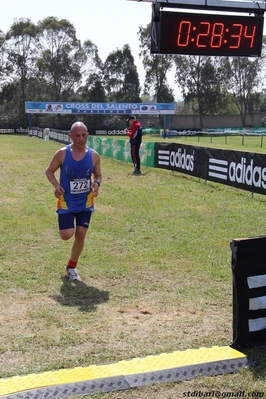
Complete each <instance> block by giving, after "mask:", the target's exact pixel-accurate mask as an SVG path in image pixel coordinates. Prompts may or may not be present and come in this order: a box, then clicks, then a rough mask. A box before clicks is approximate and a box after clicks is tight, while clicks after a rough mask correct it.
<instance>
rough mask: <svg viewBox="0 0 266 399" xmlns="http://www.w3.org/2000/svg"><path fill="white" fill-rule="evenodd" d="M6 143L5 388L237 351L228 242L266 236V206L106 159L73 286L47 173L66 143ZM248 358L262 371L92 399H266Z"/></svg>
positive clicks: (1, 351)
mask: <svg viewBox="0 0 266 399" xmlns="http://www.w3.org/2000/svg"><path fill="white" fill-rule="evenodd" d="M235 139H236V140H237V139H238V140H239V137H238V138H236V137H235ZM189 140H190V138H189V139H187V141H186V140H185V141H186V142H187V144H190V141H189ZM178 141H179V139H178ZM194 144H196V143H194ZM199 144H200V145H201V144H202V143H199ZM0 145H1V159H0V172H1V173H0V187H1V196H0V205H1V218H0V231H1V235H0V260H1V264H0V265H1V266H0V277H1V291H0V310H1V311H0V324H1V341H0V359H1V361H0V377H1V378H3V377H10V376H13V375H21V374H29V373H36V372H43V371H47V370H58V369H61V368H72V367H77V366H81V367H82V366H89V365H92V364H103V363H109V362H115V361H119V360H122V359H131V358H134V357H141V356H146V355H150V354H159V353H162V352H170V351H175V350H182V349H188V348H199V347H202V346H214V345H230V344H231V343H232V276H231V251H230V247H229V244H230V242H231V241H232V240H233V239H234V238H237V237H251V236H257V235H264V234H265V205H266V198H265V197H264V196H262V195H259V194H255V195H254V197H251V196H248V192H245V191H242V190H237V189H234V188H231V187H227V186H223V185H219V184H215V183H212V182H207V183H205V182H202V181H201V180H199V179H196V178H192V177H188V176H185V175H181V174H178V173H172V172H168V171H165V170H160V169H150V168H149V169H147V170H146V174H145V175H144V176H140V177H136V176H131V175H130V172H131V170H132V166H131V164H125V163H123V162H119V161H115V160H112V159H108V158H105V157H102V158H101V161H102V172H103V183H102V185H101V189H100V195H99V197H98V198H97V201H96V211H95V214H94V215H93V218H92V221H91V227H90V230H89V232H88V236H87V240H86V245H85V248H84V251H83V254H82V256H81V259H80V262H79V272H80V275H81V277H82V279H83V282H82V283H81V284H74V283H70V282H68V281H67V280H66V279H65V277H64V273H65V265H66V262H67V261H68V258H69V254H70V248H71V245H72V241H70V242H63V241H61V240H60V238H59V235H58V231H57V217H56V212H55V198H54V195H53V188H52V186H51V185H50V183H49V182H48V181H47V179H46V177H45V175H44V170H45V168H46V166H47V164H48V163H49V161H50V159H51V157H52V155H53V153H54V152H55V150H57V149H58V148H59V147H60V146H61V145H60V144H58V143H55V142H52V141H49V142H45V141H42V140H40V139H37V138H29V137H25V136H24V137H20V136H6V135H1V136H0ZM235 145H236V144H234V145H233V146H234V148H237V147H235ZM252 146H254V143H253V144H252V145H249V151H254V150H255V149H254V148H253V147H252ZM238 149H239V150H242V146H241V145H240V146H239V148H238ZM249 355H250V357H251V358H252V359H253V358H254V359H255V360H256V361H259V366H258V367H257V368H255V369H252V368H250V369H245V370H242V371H240V372H239V373H236V374H229V375H225V376H218V377H208V378H203V377H202V378H201V377H198V378H195V379H193V380H191V381H184V382H180V383H176V384H172V383H169V384H155V385H153V386H150V387H145V388H139V389H135V390H130V391H124V392H119V393H117V392H115V393H108V394H101V393H98V394H95V395H92V396H90V397H91V398H97V399H98V398H104V399H107V398H108V399H114V398H121V399H123V398H130V399H131V398H141V399H144V398H147V399H148V398H149V399H150V398H156V399H157V398H159V399H166V398H173V399H175V398H180V397H183V393H184V392H187V391H193V390H196V389H198V390H201V391H205V392H207V391H210V390H219V391H234V392H237V391H239V390H245V391H246V392H251V391H252V392H253V391H259V392H265V393H266V389H265V370H266V356H265V353H264V351H262V350H258V349H256V350H251V351H249ZM253 397H254V396H253Z"/></svg>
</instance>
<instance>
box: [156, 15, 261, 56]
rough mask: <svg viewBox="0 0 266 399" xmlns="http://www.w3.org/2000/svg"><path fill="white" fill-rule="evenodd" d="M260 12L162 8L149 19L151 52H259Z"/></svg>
mask: <svg viewBox="0 0 266 399" xmlns="http://www.w3.org/2000/svg"><path fill="white" fill-rule="evenodd" d="M263 21H264V19H263V15H258V16H240V15H214V14H199V13H191V12H190V13H181V12H175V11H173V12H172V11H161V12H160V14H159V18H158V20H157V21H156V22H153V23H152V32H151V37H152V45H151V52H152V53H154V54H156V53H157V54H183V55H210V56H245V57H259V56H260V55H261V47H262V36H263Z"/></svg>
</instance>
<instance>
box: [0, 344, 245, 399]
mask: <svg viewBox="0 0 266 399" xmlns="http://www.w3.org/2000/svg"><path fill="white" fill-rule="evenodd" d="M246 366H248V359H247V357H246V355H244V354H243V353H241V352H238V351H237V350H235V349H233V348H231V347H230V346H221V347H220V346H214V347H211V348H200V349H187V350H184V351H176V352H171V353H163V354H160V355H156V356H147V357H144V358H136V359H132V360H123V361H120V362H118V363H112V364H106V365H99V366H97V365H93V366H89V367H76V368H73V369H63V370H59V371H48V372H44V373H40V374H29V375H26V376H17V377H11V378H4V379H0V399H43V398H48V399H50V398H67V397H69V396H74V395H90V394H93V393H95V392H100V391H101V392H111V391H119V390H124V389H130V388H136V387H140V386H145V385H151V384H154V383H158V382H169V381H173V382H178V381H184V380H191V379H192V378H194V377H196V376H214V375H221V374H228V373H234V372H236V371H238V370H240V369H242V368H244V367H246Z"/></svg>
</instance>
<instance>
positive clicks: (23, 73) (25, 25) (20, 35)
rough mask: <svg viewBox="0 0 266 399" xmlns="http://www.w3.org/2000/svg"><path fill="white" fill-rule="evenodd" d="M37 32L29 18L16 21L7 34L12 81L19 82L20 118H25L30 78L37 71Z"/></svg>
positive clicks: (18, 106)
mask: <svg viewBox="0 0 266 399" xmlns="http://www.w3.org/2000/svg"><path fill="white" fill-rule="evenodd" d="M36 34H37V28H36V26H35V25H34V24H33V23H32V22H31V21H30V19H28V18H25V19H23V18H22V19H20V20H18V21H16V22H15V23H14V24H13V25H12V26H11V28H10V30H9V32H8V33H7V34H6V42H7V52H8V56H7V58H8V61H9V62H10V65H12V74H11V76H12V77H13V79H12V83H15V82H16V83H17V84H18V86H17V87H18V91H17V94H16V98H17V107H16V108H17V110H18V111H19V117H20V120H23V118H25V112H24V110H25V101H26V92H27V83H28V79H29V77H30V76H32V75H33V74H34V71H35V62H34V61H35V53H36V47H35V39H36ZM10 65H9V69H10V70H11V67H10ZM13 87H14V86H13ZM13 106H14V104H13Z"/></svg>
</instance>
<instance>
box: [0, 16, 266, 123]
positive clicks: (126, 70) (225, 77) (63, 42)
mask: <svg viewBox="0 0 266 399" xmlns="http://www.w3.org/2000/svg"><path fill="white" fill-rule="evenodd" d="M138 34H139V46H140V52H139V56H140V58H141V60H142V65H143V68H144V71H145V82H144V87H143V88H141V87H140V81H139V75H138V71H137V67H136V65H135V62H134V58H133V56H132V53H131V49H130V46H129V45H128V44H125V45H124V46H123V47H122V48H121V49H116V50H114V51H112V52H110V53H109V55H108V56H107V58H106V60H102V59H101V58H100V57H99V53H98V48H97V45H96V44H94V43H93V42H92V41H90V40H89V39H88V40H86V41H84V42H83V43H81V41H80V40H79V39H78V38H77V36H76V30H75V27H74V26H73V25H72V24H71V22H69V21H68V20H65V19H58V18H56V17H48V18H45V19H43V20H41V21H39V22H38V23H37V24H34V23H33V22H32V21H31V20H30V19H28V18H21V19H18V20H15V22H14V23H13V24H12V25H11V27H10V29H9V31H8V32H7V33H4V32H2V31H0V52H1V59H0V82H1V85H0V126H1V127H19V126H22V127H26V126H27V124H28V121H27V115H26V114H25V101H36V102H39V101H47V102H68V101H71V102H75V101H77V102H137V103H139V102H159V103H164V102H174V101H175V99H174V94H173V93H174V89H173V87H171V85H170V84H169V81H168V78H167V76H169V75H168V74H169V73H170V71H174V74H175V84H176V85H177V87H178V88H179V89H180V90H181V93H182V96H183V101H182V102H179V104H178V107H177V110H178V112H179V113H183V114H184V113H197V114H199V115H200V117H202V116H203V115H204V114H224V113H227V114H228V113H231V114H237V113H239V114H240V116H241V121H242V124H243V126H244V125H245V119H246V115H247V114H248V113H253V112H258V111H261V112H264V111H266V95H265V89H264V79H265V75H264V74H265V72H264V70H265V47H266V46H265V42H266V40H265V38H263V50H262V57H258V58H249V57H209V56H181V55H162V54H151V53H150V42H151V39H150V37H151V25H150V24H148V25H147V26H146V27H139V31H138ZM33 117H34V124H35V125H38V126H43V127H46V126H52V127H55V128H56V127H57V128H61V129H64V128H69V125H70V124H71V123H72V122H73V121H74V119H73V118H75V115H52V116H51V115H42V116H40V115H37V114H34V115H33ZM121 118H122V117H121V116H119V115H114V116H110V117H109V116H108V120H107V118H106V116H104V115H92V116H91V115H90V116H88V115H82V117H80V118H79V119H82V120H83V121H84V122H85V123H86V124H87V125H88V126H98V127H99V126H104V125H108V126H109V127H112V126H113V127H117V126H121V123H124V118H123V121H122V119H121ZM201 124H202V119H201Z"/></svg>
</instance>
